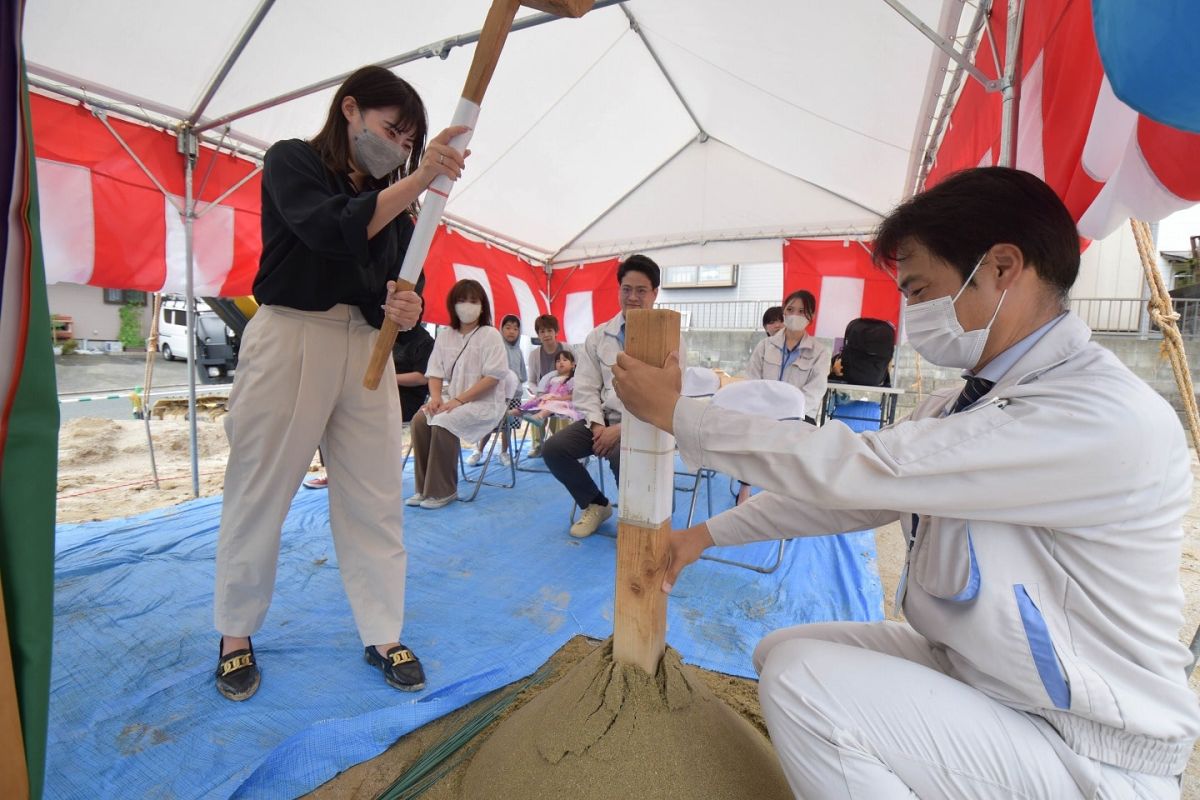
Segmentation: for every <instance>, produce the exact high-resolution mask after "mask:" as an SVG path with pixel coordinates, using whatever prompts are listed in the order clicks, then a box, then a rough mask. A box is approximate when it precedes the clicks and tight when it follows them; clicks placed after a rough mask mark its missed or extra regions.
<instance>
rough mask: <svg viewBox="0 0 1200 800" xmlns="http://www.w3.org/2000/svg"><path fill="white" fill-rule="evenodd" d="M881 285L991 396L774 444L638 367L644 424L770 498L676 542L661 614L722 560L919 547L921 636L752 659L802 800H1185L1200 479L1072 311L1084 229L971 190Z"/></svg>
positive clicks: (911, 229)
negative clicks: (1185, 581) (741, 548)
mask: <svg viewBox="0 0 1200 800" xmlns="http://www.w3.org/2000/svg"><path fill="white" fill-rule="evenodd" d="M875 257H876V260H877V263H879V264H880V266H881V267H883V268H888V269H890V268H894V269H895V271H896V278H897V280H898V282H899V285H900V289H901V291H902V292H903V294H904V296H905V298H906V304H905V307H904V310H903V313H904V324H905V330H906V332H907V335H908V341H909V343H910V344H911V345H912V346H913V348H914V349H915V350H916V351H917V352H918V353H919V354H920V355H921V356H922V357H923V358H925V359H927V360H928V361H930V362H932V363H934V364H938V365H941V366H945V367H953V368H960V369H962V370H964V374H963V377H964V378H966V382H965V385H963V386H961V387H955V388H953V389H948V390H944V391H941V392H937V393H935V394H933V395H931V396H930V397H929V398H927V399H926V400H925V401H924V402H923V403H921V404H920V406H919V407H918V408H917V409H916V411H915V412H914V413H913V415H912V416H911V417H910V418H908V419H907V420H904V421H903V422H899V423H897V424H895V425H893V426H891V427H888V428H884V429H882V430H879V431H872V432H867V433H862V434H855V433H853V432H851V430H850V429H849V428H847V427H846V426H844V425H838V424H832V423H831V424H828V425H825V426H824V427H822V428H814V427H812V426H807V425H796V424H795V423H788V422H782V423H781V422H772V421H767V420H764V419H761V418H755V417H749V416H746V415H742V414H738V413H736V412H733V411H729V410H726V409H721V408H717V407H715V406H712V405H706V404H704V403H703V402H702V401H700V400H696V399H690V398H680V396H679V391H678V387H679V374H678V369H677V367H676V366H675V364H674V362H671V361H668V364H667V366H666V367H664V368H663V369H655V368H652V367H649V366H646V365H644V364H641V363H639V362H637V361H634V360H632V359H630V358H628V357H627V356H621V357H620V359H619V360H618V364H617V367H616V368H615V369H614V375H615V381H614V386H615V389H616V392H617V394H618V396H619V397H620V398H621V400H622V401H623V402H624V405H625V408H626V410H627V411H628V413H631V414H633V415H635V416H637V417H639V418H641V419H644V420H646V421H648V422H650V423H652V424H654V425H656V426H658V427H659V428H662V429H664V430H666V431H671V432H673V433H674V434H675V436H676V438H677V439H678V443H679V450H680V453H681V454H682V456H683V458H684V460H685V462H687V463H688V465H689V466H690V467H691V468H693V469H694V468H698V467H700V466H704V467H707V468H711V469H716V470H719V471H721V472H725V473H728V474H730V475H732V476H734V477H736V478H738V479H740V480H742V481H745V482H746V483H749V484H752V485H754V486H761V487H764V488H765V489H766V491H764V492H763V493H762V494H760V495H758V496H756V497H754V498H753V499H752V500H750V501H749V502H748V503H746V504H744V505H742V506H739V507H737V508H735V509H732V510H730V511H728V512H726V513H724V514H721V515H719V516H717V517H714V518H713V519H711V520H709V521H708V522H707V523H705V524H701V525H697V526H695V527H693V528H689V529H687V530H683V531H674V532H672V533H671V537H672V541H671V556H670V558H671V562H670V565H669V567H668V570H667V576H666V581H665V583H664V590H666V591H669V590H670V585H671V584H673V583H674V581H675V579H676V577H677V576H678V575H679V573H680V571H681V570H682V569H683V568H684V567H685V566H687V565H688V564H690V563H691V562H693V561H695V560H696V558H697V557H698V556H699V555H700V553H701V552H702V551H703V550H704V549H705V548H706V547H710V546H712V545H714V544H715V545H734V544H742V543H744V542H750V541H757V540H763V539H768V538H790V537H796V536H818V535H822V534H828V533H836V532H841V531H851V530H861V529H865V528H874V527H877V526H880V525H886V524H888V523H891V522H894V521H896V520H899V521H900V523H901V525H902V527H903V530H904V534H905V536H906V537H907V541H908V557H907V562H906V564H905V571H904V575H903V576H902V577H901V580H900V587H899V591H898V593H897V607H898V608H901V609H903V611H904V616H905V618H906V619H907V623H901V622H891V621H887V622H870V623H859V622H833V623H824V624H813V625H801V626H798V627H794V628H787V629H784V630H779V631H776V632H774V633H772V634H771V635H769V636H767V637H766V638H765V639H764V640H763V641H762V642H761V643H760V644H759V646H758V648H757V650H756V652H755V653H754V665H755V667H756V668H757V670H758V672H759V675H760V678H761V681H760V686H759V694H760V697H761V699H762V706H763V712H764V715H765V716H766V721H767V726H768V728H769V729H770V732H771V738H772V740H773V741H774V744H775V747H776V750H777V751H778V753H779V758H780V760H781V761H782V763H783V767H784V770H785V771H786V773H787V776H788V780H789V781H790V782H791V786H792V789H793V790H794V791H795V792H796V795H797V796H798V797H803V798H805V799H806V800H818V799H819V798H854V799H855V800H890V798H911V797H914V796H915V797H919V798H923V800H931V798H946V799H947V800H962V799H963V798H997V799H999V798H1003V799H1004V800H1010V798H1053V800H1062V799H1064V798H1154V800H1159V799H1160V798H1178V797H1179V794H1180V779H1179V776H1180V775H1181V773H1182V772H1183V770H1184V767H1185V765H1186V764H1187V760H1188V756H1189V755H1190V754H1191V751H1192V745H1193V742H1194V741H1195V739H1196V737H1197V735H1198V734H1200V704H1198V703H1197V699H1196V697H1195V696H1193V694H1192V692H1191V691H1189V689H1188V685H1187V680H1186V677H1185V669H1186V668H1187V666H1188V664H1189V663H1190V658H1189V653H1188V650H1187V648H1186V647H1184V646H1183V645H1182V644H1180V642H1179V639H1178V636H1179V630H1180V627H1181V625H1182V621H1183V617H1182V609H1183V593H1182V591H1181V590H1180V586H1179V567H1180V551H1181V545H1182V537H1183V529H1182V523H1183V518H1184V514H1185V512H1186V511H1187V509H1188V505H1189V501H1190V493H1191V484H1192V477H1191V469H1190V463H1191V457H1190V455H1189V453H1188V448H1187V443H1186V440H1185V438H1184V433H1183V429H1182V427H1181V426H1180V423H1179V420H1178V418H1177V417H1176V415H1175V412H1174V411H1173V410H1172V409H1171V407H1170V406H1169V405H1168V404H1167V403H1166V401H1164V400H1163V398H1161V397H1160V396H1159V395H1157V394H1156V393H1155V392H1154V391H1153V390H1151V389H1150V387H1149V386H1147V385H1146V384H1145V383H1143V382H1142V381H1141V380H1139V379H1138V378H1137V377H1136V376H1134V375H1133V373H1131V372H1130V371H1129V370H1128V369H1127V368H1126V367H1125V366H1124V365H1123V364H1122V363H1121V362H1120V361H1118V360H1117V358H1116V357H1115V356H1113V354H1112V353H1110V352H1109V351H1108V350H1106V349H1104V348H1103V347H1101V346H1100V345H1097V344H1095V343H1093V342H1091V341H1090V339H1091V331H1090V330H1089V329H1088V327H1087V325H1086V324H1085V323H1084V321H1083V320H1082V319H1080V318H1079V317H1078V316H1076V315H1075V314H1073V313H1071V312H1070V311H1068V310H1067V293H1068V291H1069V290H1070V288H1071V285H1072V284H1073V283H1074V281H1075V278H1076V275H1077V273H1078V271H1079V239H1078V234H1077V232H1076V229H1075V225H1074V222H1073V221H1072V219H1071V216H1070V214H1069V212H1068V211H1067V209H1066V207H1065V206H1064V205H1063V204H1062V202H1061V201H1060V200H1059V198H1058V197H1057V196H1056V195H1055V194H1054V192H1053V191H1052V190H1051V189H1050V188H1049V187H1048V186H1047V185H1046V184H1044V183H1043V182H1042V181H1040V180H1039V179H1037V178H1036V177H1034V176H1032V175H1030V174H1028V173H1025V172H1021V171H1018V170H1012V169H1005V168H999V167H994V168H982V169H974V170H968V171H965V172H961V173H958V174H957V175H955V176H952V177H951V178H949V179H947V180H946V181H944V182H943V183H940V184H938V185H937V186H936V187H934V188H933V189H931V190H929V191H927V192H925V193H923V194H920V195H917V196H915V197H913V198H912V199H910V200H908V201H907V202H905V203H904V204H903V205H901V206H899V207H898V208H897V209H896V210H895V211H893V212H892V214H891V215H889V216H888V217H887V219H885V220H884V222H883V223H882V225H881V226H880V228H879V231H878V234H877V237H876V243H875Z"/></svg>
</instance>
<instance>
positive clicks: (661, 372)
mask: <svg viewBox="0 0 1200 800" xmlns="http://www.w3.org/2000/svg"><path fill="white" fill-rule="evenodd" d="M682 384H683V373H682V372H681V370H680V369H679V354H678V353H671V354H670V355H669V356H667V360H666V363H665V364H663V365H662V367H652V366H650V365H649V364H643V363H642V362H641V361H638V360H637V359H636V358H633V357H632V356H629V355H626V354H625V353H621V354H620V355H618V356H617V363H616V364H615V365H614V366H613V389H614V390H615V391H616V393H617V397H619V398H621V402H622V403H623V404H624V405H625V410H626V411H628V412H629V413H630V414H633V415H634V416H635V417H637V418H638V419H640V420H642V421H644V422H649V423H650V424H651V425H653V426H654V427H656V428H658V429H660V430H664V431H666V432H667V433H673V432H674V431H673V429H672V425H673V419H674V417H675V404H676V403H677V402H678V401H679V391H680V387H681V386H682Z"/></svg>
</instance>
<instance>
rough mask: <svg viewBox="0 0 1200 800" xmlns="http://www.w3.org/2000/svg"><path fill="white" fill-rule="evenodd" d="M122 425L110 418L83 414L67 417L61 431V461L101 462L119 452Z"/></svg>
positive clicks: (64, 463)
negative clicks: (76, 417)
mask: <svg viewBox="0 0 1200 800" xmlns="http://www.w3.org/2000/svg"><path fill="white" fill-rule="evenodd" d="M120 435H121V426H120V425H119V424H118V423H117V422H116V421H115V420H111V419H99V418H97V417H81V418H79V419H72V420H67V422H65V423H63V425H62V427H60V428H59V431H58V451H59V465H60V466H64V467H74V466H82V465H85V464H99V463H101V462H103V461H108V460H109V459H111V458H112V457H113V455H114V454H115V453H116V446H115V444H114V443H115V442H116V440H117V439H118V438H119V437H120Z"/></svg>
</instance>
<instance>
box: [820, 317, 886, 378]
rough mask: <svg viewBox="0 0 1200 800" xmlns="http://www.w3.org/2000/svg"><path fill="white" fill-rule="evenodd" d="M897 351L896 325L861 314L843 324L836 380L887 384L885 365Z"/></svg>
mask: <svg viewBox="0 0 1200 800" xmlns="http://www.w3.org/2000/svg"><path fill="white" fill-rule="evenodd" d="M895 352H896V329H895V328H893V327H892V324H891V323H890V322H887V321H885V320H882V319H871V318H870V317H860V318H859V319H855V320H851V321H850V323H849V324H848V325H846V338H845V341H844V343H843V345H842V352H841V355H840V358H841V360H842V375H841V377H840V378H837V379H835V380H838V381H840V382H842V383H851V384H855V385H857V386H890V385H891V379H890V377H889V375H888V366H889V365H890V364H891V362H892V356H893V355H894V354H895Z"/></svg>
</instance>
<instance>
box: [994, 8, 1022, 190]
mask: <svg viewBox="0 0 1200 800" xmlns="http://www.w3.org/2000/svg"><path fill="white" fill-rule="evenodd" d="M1024 18H1025V0H1009V3H1008V35H1007V36H1006V37H1005V40H1004V80H1003V82H1002V86H1003V92H1004V100H1003V104H1002V114H1003V115H1002V117H1001V121H1000V157H999V158H998V159H997V163H998V164H999V165H1000V166H1002V167H1012V166H1015V165H1016V163H1017V122H1018V120H1017V115H1018V114H1019V113H1020V103H1019V102H1018V98H1017V89H1018V87H1019V85H1020V81H1021V79H1020V76H1018V75H1017V66H1018V64H1019V63H1020V59H1021V23H1022V21H1023V20H1024Z"/></svg>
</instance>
